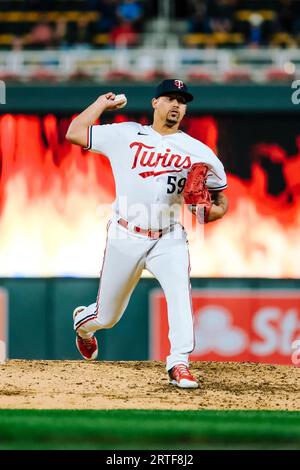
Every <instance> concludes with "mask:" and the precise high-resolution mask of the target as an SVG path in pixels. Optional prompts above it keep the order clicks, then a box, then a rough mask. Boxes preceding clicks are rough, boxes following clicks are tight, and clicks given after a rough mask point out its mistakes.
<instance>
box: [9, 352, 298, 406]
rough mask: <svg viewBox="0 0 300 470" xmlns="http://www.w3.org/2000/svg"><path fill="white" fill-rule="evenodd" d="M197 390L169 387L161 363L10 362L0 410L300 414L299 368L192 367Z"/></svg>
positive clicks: (204, 364) (228, 364) (251, 365)
mask: <svg viewBox="0 0 300 470" xmlns="http://www.w3.org/2000/svg"><path fill="white" fill-rule="evenodd" d="M191 371H192V373H193V374H194V376H195V377H196V378H197V379H199V383H200V386H199V388H198V389H195V390H183V389H178V388H176V387H174V386H172V385H169V383H168V378H167V374H166V371H165V366H164V364H163V363H162V362H150V361H146V362H101V361H96V362H85V361H24V360H10V361H8V362H6V363H5V364H1V365H0V408H35V409H107V410H109V409H110V410H111V409H160V410H163V409H169V410H199V409H220V410H226V409H228V410H230V409H241V410H251V409H255V410H258V409H263V410H300V368H297V367H292V366H276V365H269V364H254V363H233V362H222V363H217V362H193V363H192V365H191Z"/></svg>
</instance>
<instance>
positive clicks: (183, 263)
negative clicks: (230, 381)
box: [66, 79, 228, 388]
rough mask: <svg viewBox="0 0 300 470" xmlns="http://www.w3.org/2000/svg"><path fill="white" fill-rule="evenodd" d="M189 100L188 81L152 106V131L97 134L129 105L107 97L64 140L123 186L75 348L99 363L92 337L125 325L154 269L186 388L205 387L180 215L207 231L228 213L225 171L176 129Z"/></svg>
mask: <svg viewBox="0 0 300 470" xmlns="http://www.w3.org/2000/svg"><path fill="white" fill-rule="evenodd" d="M192 100H193V96H192V95H191V94H190V93H189V92H188V88H187V86H186V85H185V84H184V83H183V82H182V81H181V80H177V79H170V80H164V81H163V82H162V83H160V84H159V85H158V87H157V88H156V91H155V94H154V98H153V99H152V108H153V110H154V113H153V124H152V125H151V126H143V125H141V124H139V123H136V122H125V123H119V124H107V125H94V123H95V121H96V120H97V119H98V118H99V117H100V116H101V115H102V113H103V112H105V111H112V110H115V109H118V108H120V107H123V106H125V105H126V102H127V99H126V96H125V95H117V96H116V95H115V94H114V93H112V92H109V93H106V94H104V95H102V96H99V98H97V100H96V101H95V102H94V103H93V104H91V105H90V106H89V107H88V108H87V109H85V110H84V111H83V112H82V113H81V114H79V115H78V116H77V117H76V118H75V119H73V121H72V122H71V124H70V127H69V129H68V132H67V135H66V138H67V139H68V140H69V141H70V142H72V143H74V144H77V145H81V146H83V147H84V148H85V149H87V150H90V151H92V152H98V153H101V154H104V155H106V156H107V157H108V158H109V160H110V163H111V166H112V170H113V174H114V178H115V183H116V199H115V202H114V205H113V209H114V215H113V217H112V219H111V220H110V221H109V223H108V227H107V243H106V248H105V253H104V257H103V264H102V270H101V276H100V283H99V290H98V296H97V300H96V302H95V303H93V304H91V305H89V306H87V307H85V306H80V307H77V308H75V310H74V312H73V319H74V330H75V332H76V345H77V348H78V350H79V352H80V353H81V355H82V356H83V357H84V359H87V360H93V359H96V357H97V355H98V343H97V339H96V337H95V332H96V331H97V330H101V329H103V328H112V327H113V326H114V325H115V324H116V323H117V322H118V321H119V320H120V318H121V317H122V315H123V313H124V311H125V309H126V307H127V305H128V302H129V299H130V296H131V294H132V292H133V290H134V288H135V286H136V285H137V283H138V281H139V279H140V276H141V273H142V271H143V269H147V270H148V271H150V272H151V273H152V274H153V276H155V277H156V278H157V280H158V281H159V283H160V285H161V287H162V289H163V290H164V293H165V296H166V300H167V304H168V322H169V340H170V345H171V349H170V355H169V356H168V357H167V359H166V369H167V372H168V374H169V382H170V384H172V385H175V386H178V387H181V388H197V387H198V382H197V380H196V379H195V378H194V377H193V375H192V374H191V372H190V370H189V354H190V353H191V352H192V351H193V349H194V333H193V314H192V304H191V287H190V278H189V274H190V265H189V253H188V245H187V236H186V232H185V230H184V227H183V226H182V224H181V222H180V214H179V212H180V211H179V210H178V208H180V207H181V206H182V204H183V203H186V204H188V206H189V208H190V210H192V211H193V212H194V213H195V214H196V217H197V219H198V221H199V222H200V223H208V222H212V221H214V220H216V219H220V218H221V217H223V216H224V214H225V213H226V211H227V207H228V203H227V198H226V196H225V195H224V193H223V190H224V189H225V188H226V185H227V183H226V175H225V172H224V168H223V165H222V163H221V162H220V160H219V159H218V158H217V156H216V155H215V154H214V152H213V151H212V150H211V149H210V148H209V147H207V146H206V145H204V144H203V143H201V142H199V141H198V140H196V139H194V138H192V137H190V136H189V135H187V134H185V133H184V132H182V131H181V130H180V129H179V126H180V123H181V121H182V119H183V117H184V115H185V113H186V109H187V103H189V102H190V101H192ZM170 209H172V210H170Z"/></svg>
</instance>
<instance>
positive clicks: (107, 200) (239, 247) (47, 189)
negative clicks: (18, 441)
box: [0, 114, 300, 277]
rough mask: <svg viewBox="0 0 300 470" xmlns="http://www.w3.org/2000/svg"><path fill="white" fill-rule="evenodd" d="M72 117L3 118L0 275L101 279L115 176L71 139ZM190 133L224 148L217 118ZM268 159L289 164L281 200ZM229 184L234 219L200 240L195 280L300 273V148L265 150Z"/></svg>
mask: <svg viewBox="0 0 300 470" xmlns="http://www.w3.org/2000/svg"><path fill="white" fill-rule="evenodd" d="M70 119H71V118H58V117H56V116H54V115H47V116H43V117H39V116H32V115H9V114H7V115H3V116H1V117H0V150H1V180H0V211H1V212H0V233H1V235H0V275H1V276H18V275H19V276H24V275H25V276H60V275H61V276H63V275H75V276H97V275H98V274H99V269H100V267H101V260H102V256H103V250H104V246H105V239H106V224H107V221H108V220H109V217H110V214H111V209H110V204H111V202H112V201H113V200H114V194H115V189H114V180H113V176H112V172H111V168H110V164H109V162H108V160H107V159H106V158H105V157H103V156H99V154H93V153H91V152H86V151H84V150H82V149H81V148H80V147H78V146H75V145H71V144H70V143H68V142H67V141H66V140H65V133H66V130H67V128H68V125H69V122H70ZM120 119H121V117H119V120H120ZM122 119H123V118H122ZM122 119H121V120H122ZM187 131H188V133H190V134H191V135H193V136H194V137H196V138H199V139H200V140H202V141H203V142H205V143H207V144H208V145H209V146H210V147H211V148H213V149H214V150H215V151H216V150H217V148H216V147H217V138H218V126H217V123H216V120H215V119H214V118H212V117H204V118H193V119H192V118H190V120H189V121H188V125H187ZM298 139H299V146H300V137H299V138H298ZM263 161H264V162H265V161H267V162H268V161H270V162H273V163H274V162H275V163H277V164H280V165H281V166H282V168H283V177H284V180H285V186H284V190H282V191H281V192H279V194H276V195H271V194H270V192H269V189H268V182H269V179H268V178H269V174H268V169H267V167H266V165H267V164H266V163H265V164H264V165H263V164H262V162H263ZM228 185H229V189H228V190H227V191H228V196H229V199H230V211H229V213H228V214H227V215H226V217H225V218H224V219H223V220H221V221H218V222H215V223H213V224H208V225H207V226H206V228H205V240H204V244H203V243H199V240H197V239H195V238H194V237H193V236H191V239H190V253H191V266H192V271H191V274H192V275H193V276H233V277H235V276H237V277H239V276H251V277H256V276H257V277H260V276H262V277H299V275H300V267H299V259H300V243H299V233H300V210H299V197H300V194H299V193H300V191H299V189H300V151H299V154H297V155H294V156H288V155H286V154H285V152H284V150H283V149H282V148H280V147H279V146H277V145H276V144H274V145H270V144H264V143H260V144H257V145H256V146H255V147H254V148H253V164H252V177H251V179H250V180H249V181H246V182H245V181H242V180H241V179H240V178H238V177H237V176H235V175H230V174H229V175H228Z"/></svg>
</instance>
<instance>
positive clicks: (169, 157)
mask: <svg viewBox="0 0 300 470" xmlns="http://www.w3.org/2000/svg"><path fill="white" fill-rule="evenodd" d="M86 150H91V151H94V152H98V153H102V154H104V155H105V156H107V157H108V158H109V160H110V163H111V166H112V170H113V174H114V178H115V183H116V200H115V202H114V205H113V207H114V210H115V212H116V214H117V215H118V216H120V217H123V218H125V219H126V220H128V221H129V222H130V223H132V224H134V225H137V226H139V227H142V228H151V229H158V228H163V227H162V220H166V218H165V217H164V215H165V212H168V213H169V208H170V206H174V205H176V206H177V207H180V206H181V204H182V202H183V197H182V192H183V189H184V184H185V181H186V177H187V173H188V171H189V169H190V168H191V166H192V165H193V164H194V163H200V162H202V163H205V164H207V166H208V168H209V171H208V177H207V186H208V188H209V190H210V191H221V190H223V189H225V188H226V187H227V182H226V175H225V172H224V167H223V165H222V163H221V162H220V160H219V159H218V158H217V156H216V155H215V154H214V152H213V151H212V150H211V149H210V148H209V147H208V146H207V145H205V144H203V143H202V142H200V141H198V140H196V139H194V138H192V137H190V136H189V135H187V134H186V133H184V132H182V131H178V132H176V133H174V134H171V135H161V134H159V133H158V132H156V131H155V130H154V129H153V128H152V127H151V126H142V125H141V124H139V123H136V122H125V123H119V124H106V125H94V126H90V128H89V132H88V146H87V147H86ZM123 198H126V199H123ZM147 211H148V213H147ZM150 214H151V215H150ZM178 217H179V216H178V214H177V215H176V216H175V219H177V220H178Z"/></svg>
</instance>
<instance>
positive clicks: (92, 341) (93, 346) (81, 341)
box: [76, 333, 98, 361]
mask: <svg viewBox="0 0 300 470" xmlns="http://www.w3.org/2000/svg"><path fill="white" fill-rule="evenodd" d="M76 346H77V349H78V351H79V352H80V354H81V355H82V357H83V358H84V359H86V360H87V361H93V360H94V359H96V358H97V356H98V343H97V339H96V338H95V336H92V337H91V338H82V337H81V336H79V334H78V333H76Z"/></svg>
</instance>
